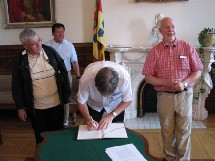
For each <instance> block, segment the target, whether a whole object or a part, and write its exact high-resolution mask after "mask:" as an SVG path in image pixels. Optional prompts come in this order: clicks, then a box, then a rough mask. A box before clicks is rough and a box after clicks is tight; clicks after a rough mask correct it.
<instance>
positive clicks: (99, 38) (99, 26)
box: [93, 0, 105, 62]
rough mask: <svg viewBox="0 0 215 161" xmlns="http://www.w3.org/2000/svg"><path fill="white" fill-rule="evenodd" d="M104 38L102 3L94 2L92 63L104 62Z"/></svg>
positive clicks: (98, 0) (99, 1)
mask: <svg viewBox="0 0 215 161" xmlns="http://www.w3.org/2000/svg"><path fill="white" fill-rule="evenodd" d="M104 53H105V36H104V19H103V12H102V1H101V0H96V10H95V12H94V27H93V61H94V62H95V61H100V60H105V54H104Z"/></svg>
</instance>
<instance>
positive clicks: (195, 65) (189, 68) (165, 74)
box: [142, 40, 203, 91]
mask: <svg viewBox="0 0 215 161" xmlns="http://www.w3.org/2000/svg"><path fill="white" fill-rule="evenodd" d="M202 69H203V65H202V63H201V60H200V58H199V55H198V53H197V51H196V49H195V48H194V47H192V46H191V45H189V44H188V43H186V42H185V41H182V40H175V42H174V44H173V45H172V46H169V45H167V44H164V42H163V41H162V42H160V43H159V44H157V45H156V46H155V47H154V48H152V49H151V51H150V52H149V54H148V55H147V58H146V61H145V63H144V67H143V71H142V74H143V75H146V76H149V75H152V76H155V77H157V78H163V79H165V78H170V77H173V78H175V79H178V80H184V79H185V78H186V77H187V76H189V75H190V74H191V73H192V72H196V71H199V70H202ZM189 86H190V87H193V86H194V83H191V84H189ZM155 89H156V90H157V91H173V89H172V87H166V86H155Z"/></svg>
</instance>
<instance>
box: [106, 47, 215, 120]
mask: <svg viewBox="0 0 215 161" xmlns="http://www.w3.org/2000/svg"><path fill="white" fill-rule="evenodd" d="M150 49H151V48H144V47H121V46H110V47H106V51H108V52H109V53H110V60H111V61H114V62H116V63H119V64H121V65H122V66H124V67H125V69H126V70H127V71H128V72H129V74H130V76H131V83H132V92H133V101H132V103H131V104H130V105H129V107H128V108H127V109H126V112H125V120H127V119H134V118H137V116H138V115H137V112H138V111H137V109H140V108H142V107H138V102H137V101H138V88H139V86H140V83H141V82H142V81H143V80H144V76H143V75H142V69H143V64H144V62H145V59H146V56H147V53H148V52H149V50H150ZM203 49H204V61H203V64H204V71H203V74H202V78H203V79H199V81H202V80H206V81H207V82H209V83H207V87H208V88H206V91H205V92H204V93H200V94H199V93H198V92H199V90H200V88H201V87H197V88H196V90H194V92H196V93H198V94H199V99H198V100H197V101H195V102H194V103H193V119H194V120H204V119H206V118H207V117H208V112H207V110H206V109H205V107H204V105H205V99H206V98H207V95H208V94H209V93H210V89H211V85H212V84H211V83H212V81H211V78H210V75H209V72H210V70H211V67H210V66H211V63H212V62H214V55H215V48H203ZM197 50H198V49H197ZM197 82H198V81H197ZM201 84H202V85H201V86H203V85H204V82H201ZM212 87H213V85H212ZM194 94H195V93H194Z"/></svg>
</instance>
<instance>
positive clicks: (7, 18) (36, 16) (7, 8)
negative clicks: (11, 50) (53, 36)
mask: <svg viewBox="0 0 215 161" xmlns="http://www.w3.org/2000/svg"><path fill="white" fill-rule="evenodd" d="M1 2H2V9H3V16H4V17H3V18H4V28H5V29H12V28H26V27H32V28H38V27H50V26H52V24H53V23H55V10H54V9H55V8H54V7H55V4H54V0H31V1H30V0H23V1H21V0H2V1H1Z"/></svg>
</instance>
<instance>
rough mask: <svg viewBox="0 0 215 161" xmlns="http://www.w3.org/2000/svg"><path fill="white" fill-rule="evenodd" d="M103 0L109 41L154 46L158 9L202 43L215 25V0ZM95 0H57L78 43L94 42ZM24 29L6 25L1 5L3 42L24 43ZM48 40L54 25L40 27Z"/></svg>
mask: <svg viewBox="0 0 215 161" xmlns="http://www.w3.org/2000/svg"><path fill="white" fill-rule="evenodd" d="M2 1H3V0H1V2H2ZM134 1H135V0H102V5H103V12H104V20H105V34H106V39H107V41H106V44H107V45H110V44H112V45H129V46H130V45H133V46H151V45H152V44H153V43H154V42H155V39H154V37H153V36H151V29H152V28H153V27H154V17H155V14H157V13H162V14H164V16H171V17H173V18H174V19H175V21H176V29H177V37H178V38H179V39H184V40H186V41H188V42H190V43H191V44H192V45H194V46H198V45H199V43H198V33H199V32H200V31H201V30H202V29H203V28H205V27H213V28H215V20H214V17H215V12H214V11H215V9H214V6H215V1H214V0H189V1H185V2H183V1H182V2H165V3H160V2H158V3H154V2H139V3H136V2H134ZM94 7H95V0H55V12H56V21H57V22H62V23H64V24H65V26H66V34H65V35H66V39H68V40H70V41H71V42H74V43H81V42H92V34H93V32H92V30H93V11H94ZM21 30H22V29H4V28H3V15H2V9H1V8H0V45H11V44H20V43H19V40H18V35H19V33H20V31H21ZM37 31H38V32H39V33H40V34H41V35H42V37H43V39H44V41H47V40H49V39H51V38H52V36H51V29H50V28H37Z"/></svg>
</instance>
